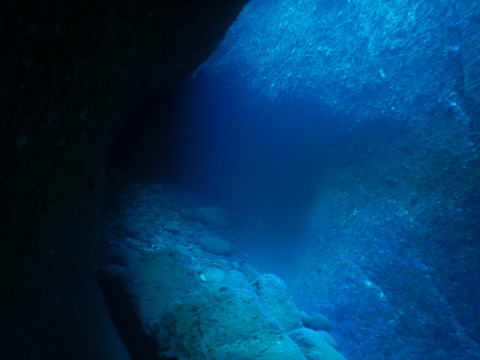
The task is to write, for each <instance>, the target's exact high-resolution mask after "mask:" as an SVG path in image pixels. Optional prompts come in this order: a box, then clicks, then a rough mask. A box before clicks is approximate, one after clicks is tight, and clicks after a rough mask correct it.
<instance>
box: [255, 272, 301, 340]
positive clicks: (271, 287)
mask: <svg viewBox="0 0 480 360" xmlns="http://www.w3.org/2000/svg"><path fill="white" fill-rule="evenodd" d="M252 286H253V287H254V289H255V292H256V293H257V294H258V296H260V298H261V299H262V300H263V301H265V302H266V303H267V305H268V308H269V309H270V311H271V312H272V314H273V316H275V317H276V318H277V319H278V321H279V323H280V325H281V326H282V327H283V329H285V330H286V331H291V330H294V329H297V328H299V327H302V321H301V315H300V311H298V309H297V307H296V306H295V304H294V303H293V299H292V296H291V295H290V292H289V291H288V288H287V285H286V284H285V283H284V282H283V280H282V279H280V278H279V277H278V276H276V275H273V274H265V275H261V276H259V277H258V278H257V279H256V280H255V281H254V282H253V283H252Z"/></svg>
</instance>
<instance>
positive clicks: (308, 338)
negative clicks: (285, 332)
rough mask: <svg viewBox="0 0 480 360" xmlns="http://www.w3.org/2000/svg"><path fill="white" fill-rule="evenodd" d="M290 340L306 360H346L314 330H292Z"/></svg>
mask: <svg viewBox="0 0 480 360" xmlns="http://www.w3.org/2000/svg"><path fill="white" fill-rule="evenodd" d="M289 335H290V338H291V339H292V340H293V341H295V343H296V344H297V345H298V346H299V347H300V349H301V350H302V352H303V353H304V354H305V356H306V358H307V359H308V360H346V358H345V357H344V356H343V355H342V354H340V353H339V352H338V351H336V350H335V349H334V348H333V347H331V346H330V345H329V344H328V343H327V342H326V341H325V339H324V337H323V336H322V335H320V334H318V333H317V332H316V331H315V330H312V329H307V328H299V329H296V330H293V331H292V332H291V333H290V334H289Z"/></svg>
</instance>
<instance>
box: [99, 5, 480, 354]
mask: <svg viewBox="0 0 480 360" xmlns="http://www.w3.org/2000/svg"><path fill="white" fill-rule="evenodd" d="M350 3H352V4H351V5H349V4H350ZM399 3H400V2H399ZM373 8H375V6H374V5H372V4H366V3H364V2H361V1H360V2H350V1H349V2H346V1H344V2H336V3H333V2H329V1H324V2H322V4H321V6H320V4H316V2H311V1H305V2H301V3H298V4H297V3H295V2H293V1H285V2H283V3H282V5H279V6H275V4H274V3H273V2H269V1H263V2H262V1H252V2H251V3H250V4H249V5H248V6H247V7H246V8H245V9H244V11H243V12H242V14H241V16H240V17H239V19H238V20H237V22H236V23H235V24H233V26H232V28H231V29H230V31H229V33H228V34H227V36H226V37H225V39H224V41H223V42H222V43H221V44H220V45H219V47H218V48H217V50H216V51H215V52H214V53H213V54H212V56H211V57H210V58H209V59H208V60H207V61H206V62H205V63H203V64H202V65H201V66H200V68H199V69H197V71H196V72H195V73H194V74H192V76H190V77H188V78H185V79H183V80H181V81H179V82H176V83H173V84H169V85H168V86H165V87H164V88H162V89H161V90H158V91H157V92H155V93H153V94H152V95H151V96H150V97H149V98H148V99H147V100H146V101H145V102H144V103H143V104H142V105H141V106H140V107H139V108H138V109H137V111H136V112H135V113H134V114H132V116H131V117H130V119H129V120H128V122H127V123H126V125H125V127H124V129H123V131H122V133H121V134H120V135H119V137H118V138H117V141H116V143H115V144H114V147H113V149H112V152H111V157H110V162H109V183H108V190H109V192H108V194H109V198H108V201H107V203H108V206H107V212H108V211H110V212H116V211H117V212H120V213H122V214H123V215H126V217H127V219H120V220H119V221H118V222H117V223H115V225H114V226H113V228H114V231H113V232H114V233H115V231H117V230H119V231H117V235H118V234H120V235H119V236H125V237H126V238H127V239H128V241H129V242H130V243H131V244H137V246H144V245H145V244H149V246H151V247H152V249H154V250H157V249H159V248H160V249H161V248H162V247H163V245H159V242H158V241H160V240H159V239H160V238H161V239H167V240H168V241H172V242H175V241H177V242H178V243H180V244H182V246H185V247H186V248H188V249H190V248H191V247H193V248H195V246H197V245H198V246H199V247H200V248H203V249H204V250H205V249H208V250H207V253H208V252H210V253H212V254H215V255H219V256H220V257H221V258H222V261H231V262H232V264H233V265H231V267H230V268H228V267H225V264H224V263H223V262H221V261H220V260H218V259H217V260H215V261H216V262H215V261H214V262H213V263H214V264H215V266H212V263H209V264H210V265H206V264H205V263H202V264H201V265H198V264H197V265H196V266H197V268H200V269H201V270H196V271H197V275H198V276H199V278H200V281H201V282H206V283H209V282H213V283H215V282H217V281H218V282H221V281H219V280H218V279H219V278H222V279H223V276H224V275H222V274H221V273H222V272H224V273H227V272H228V271H230V270H241V272H242V273H243V274H245V276H246V277H247V278H248V276H252V278H248V280H249V281H250V284H256V280H255V276H258V273H255V274H254V275H252V273H251V272H250V271H253V270H252V269H251V268H248V270H246V269H245V268H244V265H245V264H248V265H252V267H253V268H254V269H255V271H258V272H259V273H274V274H276V275H279V276H280V277H281V278H282V279H283V280H284V281H285V283H286V284H287V285H288V288H289V289H290V291H291V294H292V298H293V301H294V302H295V304H296V306H298V308H299V309H300V310H302V311H305V312H306V313H307V314H323V315H326V317H327V318H328V319H329V320H330V323H331V328H330V325H328V330H326V328H321V329H320V328H318V329H316V330H317V331H326V332H327V333H328V334H329V335H333V336H334V337H335V338H336V339H337V340H338V341H339V343H340V346H339V347H338V349H339V351H340V352H341V353H343V354H345V355H346V356H348V358H350V359H374V358H378V359H380V358H385V357H387V358H391V357H392V356H393V355H392V354H393V353H396V354H397V355H396V356H398V358H402V357H404V358H412V359H413V358H418V359H437V358H442V357H443V358H448V357H449V356H456V358H461V359H464V358H465V359H467V358H469V356H470V358H472V357H473V358H480V357H478V354H479V352H478V351H479V348H480V347H479V345H478V335H476V334H477V329H478V326H479V325H478V324H479V323H480V322H479V321H478V320H479V319H480V314H479V313H478V311H476V310H475V309H473V308H472V307H471V306H470V305H471V299H472V294H475V293H476V291H475V290H473V289H472V286H471V285H470V284H469V283H470V281H472V278H473V281H477V280H478V279H477V278H476V275H473V276H465V271H464V270H462V269H469V271H470V273H471V274H477V273H478V270H479V269H478V262H477V260H478V259H479V256H480V255H479V252H478V251H477V250H476V245H474V244H475V239H478V234H479V229H478V224H476V222H475V220H474V214H476V212H477V210H478V207H477V206H476V205H475V204H470V205H469V204H467V202H468V201H467V202H466V201H465V199H467V198H468V199H471V198H476V195H475V194H476V193H477V191H476V190H475V179H478V157H477V154H478V147H477V146H476V145H475V142H474V141H472V139H473V138H474V137H475V136H476V134H474V133H472V131H473V130H472V128H471V126H470V124H471V123H472V121H471V120H472V119H470V117H469V113H468V111H467V104H466V103H465V102H464V101H463V100H462V97H464V96H465V94H464V90H463V88H462V91H457V85H458V83H459V81H460V80H461V81H462V84H463V83H464V74H463V73H461V74H459V71H458V66H456V67H452V66H451V63H450V62H451V61H452V59H454V61H458V56H459V54H457V50H456V49H457V48H456V47H453V48H452V49H454V50H451V51H455V54H454V55H455V56H450V57H447V58H448V61H447V60H445V62H442V61H437V60H434V59H432V58H429V56H430V52H429V51H431V50H430V48H429V47H428V46H431V44H430V45H428V46H427V42H426V40H425V39H424V38H423V37H422V36H425V34H424V31H426V30H425V29H423V28H421V27H420V28H418V29H416V30H415V31H416V33H415V35H416V37H415V39H414V40H412V41H413V43H415V46H416V48H415V49H416V50H415V51H412V50H411V49H412V47H413V45H412V43H407V41H406V40H405V39H403V38H402V37H399V38H396V37H395V36H394V35H392V34H393V32H395V34H397V35H398V34H403V33H404V32H405V31H407V30H408V31H413V30H412V29H406V28H405V27H407V25H406V23H403V22H401V21H400V20H399V19H404V18H408V19H410V21H412V22H414V21H415V19H417V17H413V15H412V14H410V13H405V11H404V10H402V7H401V6H398V7H396V6H393V7H392V8H389V9H387V7H382V8H381V10H378V9H377V8H375V11H378V12H379V13H380V14H381V15H379V18H372V17H370V15H368V14H369V12H368V11H365V10H366V9H367V10H372V9H373ZM429 9H430V8H429V7H428V6H427V5H425V4H424V5H422V6H421V7H419V8H418V9H416V10H415V11H416V14H417V15H418V16H420V15H425V16H429V17H430V18H431V19H432V21H433V20H434V19H437V18H440V17H445V16H446V17H451V18H452V19H451V20H452V21H453V19H454V18H456V15H455V14H452V13H451V12H450V11H447V10H445V9H443V10H445V11H446V12H442V11H443V10H442V9H439V10H438V13H436V12H432V11H433V10H431V9H430V10H429ZM372 11H373V10H372ZM387 14H388V16H387ZM391 14H395V19H396V20H398V21H396V20H395V21H393V20H392V21H390V22H388V21H387V20H386V19H387V18H388V17H389V16H393V15H391ZM343 17H345V18H343ZM350 17H352V18H355V19H357V20H358V21H357V20H356V21H353V20H352V21H349V20H347V19H350ZM390 20H391V19H390ZM444 26H445V27H444ZM438 30H439V31H443V32H445V33H448V32H450V31H454V32H458V27H457V26H455V29H450V28H449V27H448V25H445V23H442V24H439V29H438ZM389 32H392V33H389ZM398 36H400V35H398ZM447 37H448V36H447ZM454 38H455V39H457V40H455V41H459V40H458V37H454ZM437 40H438V39H434V40H432V39H430V41H437ZM438 41H439V42H441V41H440V40H438ZM439 47H440V45H439ZM443 48H444V47H443ZM422 56H423V57H422ZM435 59H436V58H435ZM433 62H434V63H435V66H436V71H437V73H438V74H436V75H435V76H433V75H432V76H431V78H428V77H427V76H426V75H425V74H426V73H429V71H430V70H429V69H430V65H429V63H433ZM457 65H458V64H457ZM462 69H463V68H462ZM462 71H464V70H462ZM432 79H435V80H432ZM437 85H439V86H438V87H437ZM139 184H140V185H139ZM125 188H128V189H129V190H128V195H127V196H126V197H125V196H124V191H125ZM132 189H133V190H132ZM180 189H182V190H180ZM187 194H188V195H187ZM135 196H139V197H138V198H135ZM125 199H126V200H125ZM125 201H126V202H125ZM125 204H128V205H125ZM147 204H148V206H147ZM227 218H228V220H226V219H227ZM226 224H228V225H226ZM115 228H116V230H115ZM113 237H114V236H113ZM222 239H223V240H227V243H228V244H225V243H224V242H222ZM142 244H143V245H142ZM226 248H228V251H227V250H225V249H226ZM172 256H173V255H172ZM175 256H177V255H175ZM178 256H179V258H182V256H183V255H178ZM209 256H210V255H209ZM182 259H183V258H182ZM210 260H211V259H210ZM182 261H183V260H182ZM220 263H222V264H223V265H220ZM172 266H173V265H172ZM212 269H214V270H212ZM228 269H230V270H228ZM247 274H248V275H247ZM191 286H192V287H193V288H195V289H196V287H195V286H196V285H195V284H192V285H191ZM255 286H256V285H255ZM195 306H198V304H197V305H195ZM200 308H201V306H200ZM323 315H322V316H323ZM319 316H320V315H319ZM468 319H473V321H469V320H468ZM176 320H177V321H179V320H181V319H180V318H177V319H176ZM303 320H304V321H303V322H302V324H303V325H304V326H305V324H306V323H308V320H305V319H303ZM360 328H361V329H362V331H358V329H360ZM432 328H434V329H435V331H433V332H432V331H430V330H431V329H432ZM432 349H434V351H432ZM458 349H461V350H458ZM372 353H374V355H372ZM460 353H461V354H460ZM452 354H454V355H452ZM472 354H473V355H472ZM462 356H463V357H462Z"/></svg>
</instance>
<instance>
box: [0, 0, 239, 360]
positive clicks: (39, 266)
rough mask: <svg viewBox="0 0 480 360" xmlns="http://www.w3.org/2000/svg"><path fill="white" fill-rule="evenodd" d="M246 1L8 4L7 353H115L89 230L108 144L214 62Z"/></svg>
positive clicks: (2, 8)
mask: <svg viewBox="0 0 480 360" xmlns="http://www.w3.org/2000/svg"><path fill="white" fill-rule="evenodd" d="M243 3H245V1H242V0H240V1H233V2H228V3H224V4H223V3H221V2H208V3H204V2H198V1H182V2H181V3H180V2H177V3H176V2H168V1H149V0H146V1H142V2H140V3H138V2H134V1H101V2H98V1H82V2H73V3H72V2H70V1H56V2H48V1H47V2H39V3H37V2H31V1H22V0H21V1H3V2H2V4H1V5H0V50H1V53H2V59H1V63H0V66H1V67H0V72H1V73H2V82H1V84H0V116H1V122H0V154H1V155H0V163H1V166H0V179H1V180H0V204H1V211H0V223H1V238H2V241H1V245H0V254H1V260H0V261H1V267H2V276H1V278H0V282H1V283H0V287H1V292H2V304H1V305H2V306H1V309H2V310H1V311H0V318H2V331H1V333H0V349H1V352H2V355H4V354H5V356H6V358H9V357H11V356H13V355H12V354H15V355H14V357H15V358H28V357H29V356H30V355H33V354H34V356H35V358H38V359H39V358H43V357H48V356H53V358H55V356H57V357H58V356H61V357H63V358H75V357H74V356H76V357H78V358H89V359H95V358H102V359H106V358H109V356H110V357H113V358H115V354H114V351H113V350H112V349H109V350H108V351H107V353H106V354H105V353H104V352H103V351H102V349H106V346H105V345H106V344H105V345H104V342H105V339H104V334H106V333H108V331H105V326H104V325H103V323H101V324H99V323H96V322H95V323H94V321H97V319H98V318H100V317H99V315H98V314H99V312H101V311H103V310H102V308H101V306H102V305H101V303H100V299H101V297H100V295H99V292H98V289H97V288H96V284H95V279H94V267H93V265H94V256H95V242H96V234H95V231H94V229H95V224H96V222H97V220H98V217H99V209H100V203H101V200H102V188H103V183H104V176H105V174H104V173H105V168H106V163H107V158H108V151H109V146H110V144H111V142H112V140H113V139H114V137H115V135H116V133H117V131H118V129H119V127H120V125H121V124H122V121H123V120H124V119H125V118H126V117H127V116H128V115H129V113H130V112H131V111H132V109H134V108H135V107H136V106H138V104H139V103H140V102H141V101H142V100H143V99H144V97H145V95H146V94H147V93H149V92H150V91H152V89H154V88H155V87H160V86H162V84H164V83H166V82H168V81H170V80H173V79H175V78H178V77H181V76H184V75H187V74H189V73H191V72H192V71H193V70H194V69H195V68H196V67H197V66H198V65H199V64H200V63H201V62H202V61H203V60H204V59H205V58H206V57H207V56H208V55H209V53H210V52H211V51H212V50H213V49H214V48H215V46H216V44H217V43H218V41H219V40H220V39H221V38H222V36H223V34H224V32H225V30H226V29H227V27H228V25H229V24H230V23H231V22H232V21H233V20H234V18H235V16H236V14H237V13H238V11H239V10H240V9H241V6H242V5H243ZM66 324H68V325H66ZM94 325H95V326H94ZM60 329H61V330H60ZM96 329H99V330H96ZM78 339H82V341H81V343H82V344H80V342H79V340H78ZM90 340H91V341H90ZM105 351H106V350H105Z"/></svg>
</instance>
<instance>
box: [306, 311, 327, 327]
mask: <svg viewBox="0 0 480 360" xmlns="http://www.w3.org/2000/svg"><path fill="white" fill-rule="evenodd" d="M302 323H303V326H305V327H306V328H309V329H313V330H325V331H330V321H329V320H328V319H327V317H326V316H325V315H323V314H320V313H313V314H311V315H309V314H307V313H306V312H304V311H302Z"/></svg>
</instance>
